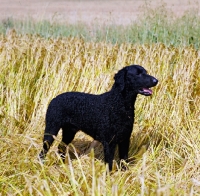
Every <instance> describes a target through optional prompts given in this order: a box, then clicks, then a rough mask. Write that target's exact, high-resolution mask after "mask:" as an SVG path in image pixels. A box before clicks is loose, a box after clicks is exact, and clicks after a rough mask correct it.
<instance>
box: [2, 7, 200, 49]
mask: <svg viewBox="0 0 200 196" xmlns="http://www.w3.org/2000/svg"><path fill="white" fill-rule="evenodd" d="M143 10H144V11H143V13H141V15H140V16H139V18H138V19H137V21H133V22H132V24H130V25H128V26H123V25H114V24H110V25H108V24H107V25H106V24H99V23H94V24H92V25H86V24H83V23H78V24H74V25H71V24H68V23H58V22H57V21H56V22H55V19H52V22H50V21H45V20H42V21H34V20H33V19H31V18H29V19H28V18H27V19H24V20H21V21H19V20H15V19H13V18H8V19H6V20H4V21H1V22H0V32H2V33H4V34H6V32H7V31H8V30H9V29H15V30H16V31H17V33H19V34H38V35H40V36H43V37H45V38H49V37H54V38H58V37H79V38H80V37H81V38H82V39H84V40H85V41H95V42H101V41H104V42H105V41H106V42H109V43H113V44H115V43H118V44H121V43H124V42H126V43H133V44H134V43H141V44H145V43H146V44H151V43H164V44H165V45H167V46H169V45H172V46H176V47H178V46H190V45H193V46H194V47H195V48H196V49H199V47H200V45H199V43H200V38H199V32H200V16H199V14H198V8H196V9H195V8H194V9H190V10H188V11H187V12H185V14H184V15H183V16H181V17H179V18H177V17H175V14H174V13H173V12H171V11H170V10H169V9H167V8H166V6H165V5H164V4H161V5H160V6H158V7H157V8H156V9H152V8H151V7H150V6H148V5H146V6H144V7H143Z"/></svg>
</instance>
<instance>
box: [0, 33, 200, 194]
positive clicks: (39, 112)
mask: <svg viewBox="0 0 200 196" xmlns="http://www.w3.org/2000/svg"><path fill="white" fill-rule="evenodd" d="M132 63H134V64H140V65H142V66H144V67H145V68H146V69H147V70H148V72H149V73H150V74H152V75H154V76H155V77H156V78H158V79H159V84H158V86H157V87H156V88H154V89H153V91H154V92H153V96H152V97H149V98H146V97H142V96H138V100H137V102H136V121H135V125H134V130H133V134H132V138H131V148H130V151H129V156H130V157H131V158H130V160H131V161H130V163H129V165H128V167H129V170H127V171H116V172H113V173H112V174H107V173H106V167H105V166H104V163H103V161H102V160H101V159H102V157H103V154H102V149H101V147H100V146H98V147H96V148H95V149H94V151H95V155H94V153H93V152H91V153H89V154H88V155H87V154H85V153H84V152H85V151H86V150H87V148H88V147H89V144H90V142H91V140H92V139H91V138H89V137H88V136H86V135H84V134H82V133H79V134H78V135H77V136H76V139H75V141H74V142H73V145H74V146H75V148H76V152H77V153H75V159H70V156H69V155H68V156H67V157H68V159H67V160H68V161H67V163H66V164H62V163H61V162H60V161H59V158H58V155H57V152H56V149H57V148H56V145H57V144H58V141H59V137H58V138H57V141H56V142H55V145H54V146H53V148H52V149H51V151H50V153H49V154H48V157H47V163H46V164H45V165H41V164H40V163H39V162H38V159H37V155H38V153H39V151H40V150H41V147H42V146H41V145H42V135H43V131H44V118H45V112H46V108H47V105H48V103H49V101H50V100H51V99H52V98H53V97H54V96H56V95H57V94H59V93H62V92H65V91H84V92H89V93H95V94H99V93H103V92H105V91H107V90H109V88H110V87H111V85H112V83H113V76H114V74H115V73H116V72H117V70H119V69H121V68H122V67H124V66H126V65H129V64H132ZM199 63H200V54H199V52H198V51H197V50H195V49H194V48H193V47H185V48H183V47H177V48H175V47H173V46H165V45H164V44H151V45H144V44H143V45H133V44H128V43H127V44H121V45H117V44H115V45H112V44H109V43H105V42H100V43H95V42H86V41H84V40H82V39H78V38H58V39H44V38H41V37H39V36H36V35H32V36H31V35H23V36H22V35H17V34H15V32H14V31H11V32H10V33H8V34H7V35H6V36H3V35H1V38H0V79H1V83H0V91H1V95H0V129H1V137H0V146H1V148H0V160H1V161H0V171H1V172H0V192H1V195H137V194H140V195H155V194H157V195H189V194H190V195H196V194H200V170H199V164H200V154H199V149H200V136H199V121H200V117H199V116H200V111H199V105H200V72H199V70H200V66H199ZM147 147H148V148H147ZM71 151H73V147H71ZM70 154H72V153H70ZM78 154H79V156H78ZM115 167H117V166H115Z"/></svg>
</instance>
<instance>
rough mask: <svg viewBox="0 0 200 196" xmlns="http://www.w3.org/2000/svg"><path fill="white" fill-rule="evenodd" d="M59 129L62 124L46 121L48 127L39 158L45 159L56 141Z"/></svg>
mask: <svg viewBox="0 0 200 196" xmlns="http://www.w3.org/2000/svg"><path fill="white" fill-rule="evenodd" d="M59 130H60V124H58V123H55V122H53V121H52V122H48V121H47V122H46V128H45V133H44V139H43V149H42V151H41V152H40V154H39V158H40V160H41V161H42V162H43V161H44V159H45V157H46V154H47V152H48V150H49V149H50V147H51V145H52V143H53V141H54V136H57V134H58V131H59Z"/></svg>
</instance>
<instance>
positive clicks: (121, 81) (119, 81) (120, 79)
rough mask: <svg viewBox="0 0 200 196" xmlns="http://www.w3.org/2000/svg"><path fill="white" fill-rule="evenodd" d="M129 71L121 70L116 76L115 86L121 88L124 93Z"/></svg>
mask: <svg viewBox="0 0 200 196" xmlns="http://www.w3.org/2000/svg"><path fill="white" fill-rule="evenodd" d="M126 73H127V70H126V68H123V69H121V70H120V71H119V72H118V73H116V74H115V77H114V79H115V84H116V86H117V87H119V88H120V91H121V92H122V91H123V90H124V88H125V78H126Z"/></svg>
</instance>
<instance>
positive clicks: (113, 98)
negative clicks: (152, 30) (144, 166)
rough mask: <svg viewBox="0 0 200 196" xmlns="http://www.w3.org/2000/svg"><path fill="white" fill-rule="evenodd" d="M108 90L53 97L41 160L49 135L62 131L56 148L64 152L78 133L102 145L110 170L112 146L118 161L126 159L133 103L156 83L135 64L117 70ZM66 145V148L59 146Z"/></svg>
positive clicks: (148, 91) (68, 93)
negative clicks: (117, 152) (117, 151)
mask: <svg viewBox="0 0 200 196" xmlns="http://www.w3.org/2000/svg"><path fill="white" fill-rule="evenodd" d="M114 79H115V83H114V85H113V86H112V89H111V90H110V91H108V92H106V93H103V94H101V95H93V94H87V93H81V92H66V93H63V94H60V95H58V96H57V97H56V98H54V99H53V100H52V101H51V102H50V104H49V107H48V109H47V113H46V128H45V134H44V143H43V150H42V151H41V153H40V158H41V159H44V158H45V156H46V153H47V152H48V150H49V148H50V146H51V144H52V143H53V141H54V138H53V136H54V135H55V136H56V135H57V134H58V131H59V130H60V128H62V130H63V133H62V142H61V144H60V145H59V147H58V149H59V152H60V153H62V155H65V153H66V145H67V144H69V143H70V142H71V141H72V140H73V139H74V136H75V134H76V133H77V132H78V131H79V130H82V131H83V132H85V133H86V134H88V135H90V136H91V137H93V138H94V139H95V140H98V141H99V142H101V143H102V144H103V147H104V157H105V162H106V163H108V164H109V169H110V170H112V162H113V158H114V152H115V148H116V145H118V148H119V158H120V159H124V160H127V159H128V150H129V142H130V141H129V140H130V136H131V132H132V129H133V123H134V104H135V101H136V97H137V95H138V94H142V95H145V96H149V95H151V94H152V90H151V89H149V88H151V87H153V86H156V84H157V83H158V80H157V79H156V78H154V77H152V76H150V75H148V74H147V72H146V70H145V69H144V68H143V67H141V66H139V65H131V66H127V67H125V68H123V69H121V70H120V71H119V72H118V73H117V74H116V75H115V77H114ZM63 143H64V144H66V145H63Z"/></svg>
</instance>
